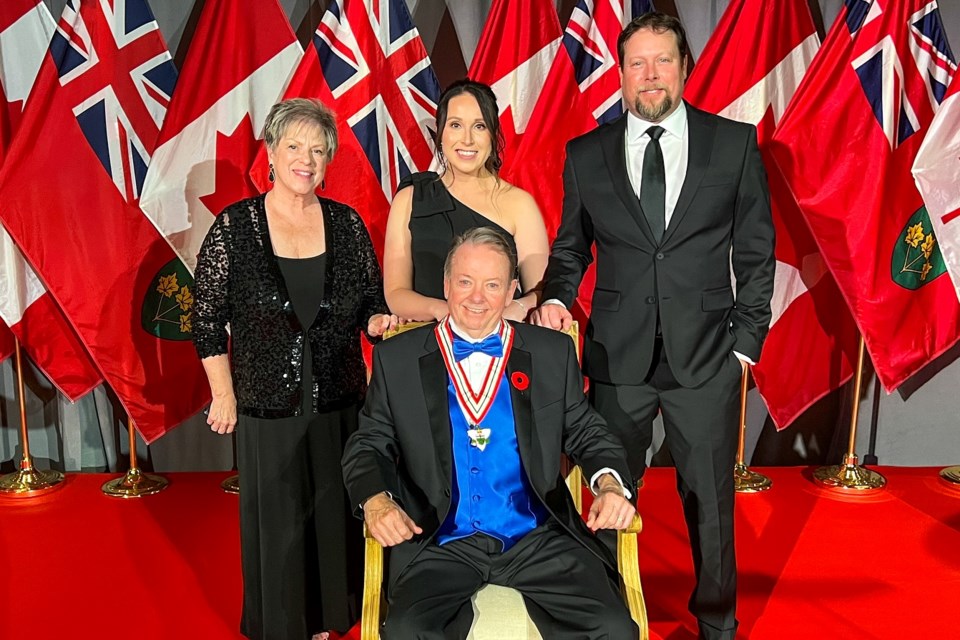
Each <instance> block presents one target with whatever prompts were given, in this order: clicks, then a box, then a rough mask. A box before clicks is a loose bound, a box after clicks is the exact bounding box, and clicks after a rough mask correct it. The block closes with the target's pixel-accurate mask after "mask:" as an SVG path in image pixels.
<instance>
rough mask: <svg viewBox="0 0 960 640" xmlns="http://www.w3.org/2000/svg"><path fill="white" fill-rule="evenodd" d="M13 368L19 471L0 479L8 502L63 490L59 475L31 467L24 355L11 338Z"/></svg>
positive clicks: (51, 471)
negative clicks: (18, 437) (16, 407)
mask: <svg viewBox="0 0 960 640" xmlns="http://www.w3.org/2000/svg"><path fill="white" fill-rule="evenodd" d="M13 346H14V368H16V370H17V400H18V401H19V403H20V447H21V449H22V451H23V455H22V456H21V458H20V470H19V471H15V472H13V473H8V474H7V475H5V476H3V477H0V495H2V496H4V497H10V498H32V497H35V496H41V495H44V494H46V493H50V492H51V491H54V490H56V489H59V488H60V487H62V486H63V474H62V473H60V472H59V471H55V470H50V471H41V470H40V469H37V468H35V467H34V466H33V457H32V456H31V455H30V438H29V436H28V434H27V401H26V398H25V396H24V395H23V355H22V354H21V353H20V340H17V339H16V338H14V342H13Z"/></svg>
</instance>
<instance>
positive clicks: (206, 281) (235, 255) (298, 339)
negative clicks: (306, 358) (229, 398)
mask: <svg viewBox="0 0 960 640" xmlns="http://www.w3.org/2000/svg"><path fill="white" fill-rule="evenodd" d="M320 203H321V208H322V209H323V223H324V233H325V237H326V245H327V260H326V271H325V287H324V293H323V299H322V301H321V303H320V309H319V311H318V312H317V316H316V318H314V320H313V323H312V324H311V325H310V327H309V328H308V330H307V332H306V333H307V336H308V339H309V340H310V350H311V352H312V355H313V358H312V360H313V361H312V363H311V365H312V373H313V411H314V412H315V413H317V412H320V411H327V410H331V409H335V408H337V407H342V406H345V405H347V404H350V403H353V402H360V401H361V400H362V399H363V395H364V393H365V391H366V368H365V367H364V364H363V358H362V355H361V350H360V341H359V339H358V338H359V334H360V332H361V331H363V332H365V331H366V328H367V323H368V321H369V319H370V317H371V316H373V315H374V314H377V313H386V312H387V305H386V302H385V301H384V299H383V281H382V277H381V274H380V265H379V264H378V262H377V257H376V254H375V253H374V251H373V246H372V244H371V243H370V236H369V234H368V233H367V229H366V227H365V226H364V224H363V221H362V220H361V219H360V216H359V215H358V214H357V212H356V211H354V210H353V209H351V208H350V207H348V206H346V205H344V204H341V203H339V202H335V201H333V200H327V199H324V198H321V199H320ZM195 279H196V292H195V302H194V317H193V342H194V345H195V346H196V349H197V353H198V354H199V355H200V357H201V358H207V357H210V356H217V355H221V354H225V353H227V350H228V335H227V325H228V324H229V325H230V336H231V339H230V341H231V342H232V345H231V348H230V352H231V357H230V361H231V369H232V373H233V387H234V394H235V395H236V398H237V411H238V412H239V413H241V414H243V415H248V416H252V417H256V418H286V417H290V416H295V415H300V414H301V408H300V407H301V384H300V377H301V371H302V362H303V347H304V343H303V340H304V329H303V325H302V324H301V323H300V321H299V320H298V319H297V316H296V313H295V312H294V310H293V306H292V304H291V303H290V296H289V294H288V292H287V288H286V285H285V283H284V279H283V275H282V274H281V273H280V266H279V263H278V261H277V256H276V255H275V254H274V253H273V246H272V244H271V242H270V231H269V229H268V227H267V215H266V209H265V208H264V196H262V195H261V196H257V197H255V198H250V199H248V200H241V201H240V202H237V203H234V204H232V205H230V206H229V207H227V208H226V209H224V211H223V213H221V214H220V215H219V216H218V217H217V219H216V221H215V222H214V223H213V226H212V227H210V230H209V231H208V232H207V237H206V238H205V239H204V241H203V245H202V246H201V247H200V253H199V256H198V259H197V269H196V273H195Z"/></svg>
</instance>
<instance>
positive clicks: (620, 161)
mask: <svg viewBox="0 0 960 640" xmlns="http://www.w3.org/2000/svg"><path fill="white" fill-rule="evenodd" d="M603 133H604V135H603V139H602V140H601V143H600V146H601V148H602V149H603V158H604V160H605V161H606V163H607V169H608V170H609V173H610V179H611V181H612V182H613V189H614V191H615V192H616V194H617V196H618V197H619V198H620V200H621V201H622V202H623V206H624V207H626V209H627V211H628V212H629V213H630V215H631V217H633V219H634V221H635V222H636V223H637V226H639V227H640V230H641V231H643V235H644V236H645V237H646V238H647V240H649V241H650V242H651V243H652V244H653V245H654V246H656V244H657V243H656V241H655V240H654V238H653V231H651V230H650V224H649V223H648V222H647V218H646V216H645V215H644V214H643V209H641V208H640V200H639V199H638V198H637V194H636V193H635V192H634V190H633V185H632V184H630V174H629V173H628V172H627V151H626V135H627V114H626V113H624V114H623V116H621V117H620V119H619V120H617V121H616V122H614V123H613V124H611V125H610V126H608V127H606V128H605V129H604V132H603Z"/></svg>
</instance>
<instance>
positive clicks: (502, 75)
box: [467, 0, 563, 179]
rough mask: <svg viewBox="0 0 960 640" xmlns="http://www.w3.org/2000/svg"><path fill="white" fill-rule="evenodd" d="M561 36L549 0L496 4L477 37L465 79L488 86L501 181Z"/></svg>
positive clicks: (506, 0) (500, 0) (540, 92)
mask: <svg viewBox="0 0 960 640" xmlns="http://www.w3.org/2000/svg"><path fill="white" fill-rule="evenodd" d="M562 37H563V31H562V30H561V28H560V21H559V20H558V19H557V10H556V8H555V7H554V5H553V2H551V1H550V0H529V1H528V2H511V1H510V0H496V1H495V2H494V3H493V7H492V8H491V9H490V14H489V16H488V17H487V22H486V23H485V25H484V27H483V32H482V33H481V34H480V43H479V44H478V45H477V50H476V53H474V56H473V63H472V64H471V65H470V71H469V73H468V74H467V75H468V76H469V77H470V78H471V79H472V80H476V81H478V82H483V83H485V84H488V85H490V87H491V88H492V89H493V92H494V93H495V94H496V96H497V104H498V106H499V109H500V126H501V130H502V131H503V139H504V140H503V141H504V146H503V153H502V154H501V156H500V157H501V158H502V160H503V167H502V168H501V174H502V175H503V176H504V177H505V178H507V179H509V177H510V169H511V163H512V161H513V159H514V157H515V156H516V153H517V150H518V149H519V148H520V143H521V141H522V140H523V134H524V131H526V129H527V125H528V124H529V123H530V117H531V116H532V115H533V110H534V107H536V105H537V103H538V102H539V101H540V98H541V96H542V95H543V87H544V84H545V83H546V81H547V74H548V73H549V72H550V67H551V66H552V65H553V61H554V59H555V58H556V57H557V53H558V52H559V50H560V40H561V38H562Z"/></svg>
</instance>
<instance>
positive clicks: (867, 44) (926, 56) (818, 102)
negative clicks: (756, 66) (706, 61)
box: [771, 0, 960, 390]
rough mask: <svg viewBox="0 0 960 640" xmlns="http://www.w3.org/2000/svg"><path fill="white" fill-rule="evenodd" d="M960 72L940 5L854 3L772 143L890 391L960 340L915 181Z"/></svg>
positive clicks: (953, 302)
mask: <svg viewBox="0 0 960 640" xmlns="http://www.w3.org/2000/svg"><path fill="white" fill-rule="evenodd" d="M955 71H956V62H955V59H954V58H953V55H952V53H951V51H950V47H949V45H948V43H947V38H946V33H945V32H944V29H943V24H942V23H941V21H940V13H939V10H938V8H937V2H935V1H933V0H901V1H899V2H865V1H863V0H859V1H854V0H850V1H848V2H847V3H846V7H845V9H844V10H843V11H842V12H841V14H840V17H839V18H838V19H837V22H836V24H835V25H834V27H833V29H831V32H830V34H829V36H828V37H827V39H826V41H825V42H824V45H823V48H822V49H821V51H820V53H819V54H818V56H817V58H816V59H815V60H814V62H813V64H812V66H811V67H810V69H809V71H808V72H807V75H806V77H805V78H804V81H803V82H802V83H801V85H800V88H799V89H798V90H797V93H796V96H795V97H794V99H793V101H792V102H791V103H790V106H789V107H788V109H787V111H786V113H785V114H784V116H783V118H782V120H781V121H780V125H779V127H778V128H777V130H776V132H775V133H774V135H773V141H772V144H771V152H772V154H773V157H774V158H775V160H776V162H777V164H778V165H779V166H780V168H781V170H782V172H783V175H784V177H785V178H786V179H787V182H788V184H789V186H790V189H791V192H792V194H793V196H794V199H795V200H796V201H797V203H798V204H799V205H800V209H801V210H802V212H803V215H804V217H805V218H806V220H807V222H808V224H809V226H810V230H811V231H812V233H813V236H814V238H815V239H816V241H817V244H818V245H819V247H820V253H821V255H822V256H823V259H824V261H825V262H826V264H827V266H828V267H829V268H830V271H831V272H832V273H833V276H834V278H835V279H836V281H837V284H838V285H839V287H840V290H841V291H842V292H843V296H844V298H845V299H846V302H847V305H848V307H849V308H850V310H851V311H852V313H853V316H854V318H855V319H856V322H857V325H858V327H859V329H860V332H861V334H862V335H863V337H864V340H865V341H866V346H867V349H868V351H869V352H870V356H871V357H872V359H873V363H874V366H875V368H876V371H877V375H878V376H879V377H880V381H881V382H882V383H883V385H884V387H886V388H887V389H888V390H892V389H895V388H897V387H898V386H899V385H900V384H901V383H902V382H903V381H904V380H906V379H907V378H908V377H909V376H911V375H912V374H914V373H915V372H916V371H918V370H919V369H920V368H921V367H923V366H924V365H925V364H927V363H928V362H930V361H931V360H932V359H933V358H935V357H937V356H938V355H939V354H941V353H943V352H944V351H945V350H947V349H948V348H949V347H950V346H952V345H953V344H954V343H956V342H957V339H958V338H960V301H958V298H957V291H956V290H955V289H954V287H953V283H952V282H951V280H950V278H949V276H948V275H947V271H946V266H945V263H944V260H943V256H942V254H941V250H940V244H939V241H938V239H937V236H936V233H935V229H934V226H933V225H932V224H931V221H930V217H929V214H928V213H927V210H926V208H925V207H924V206H923V201H922V200H921V198H920V194H919V193H918V191H917V189H916V187H915V186H914V183H913V180H912V177H911V175H910V168H911V166H912V165H913V161H914V158H915V157H916V155H917V149H918V148H919V147H920V143H921V142H922V140H923V137H924V135H925V133H926V131H927V128H928V127H929V125H930V122H931V120H932V119H933V115H934V113H935V111H936V110H937V108H938V107H939V105H940V102H941V101H942V100H943V97H944V94H945V93H946V88H947V86H948V85H949V83H950V79H951V78H952V76H953V75H954V73H955ZM822 312H823V313H829V312H830V310H829V309H824V310H822Z"/></svg>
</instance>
